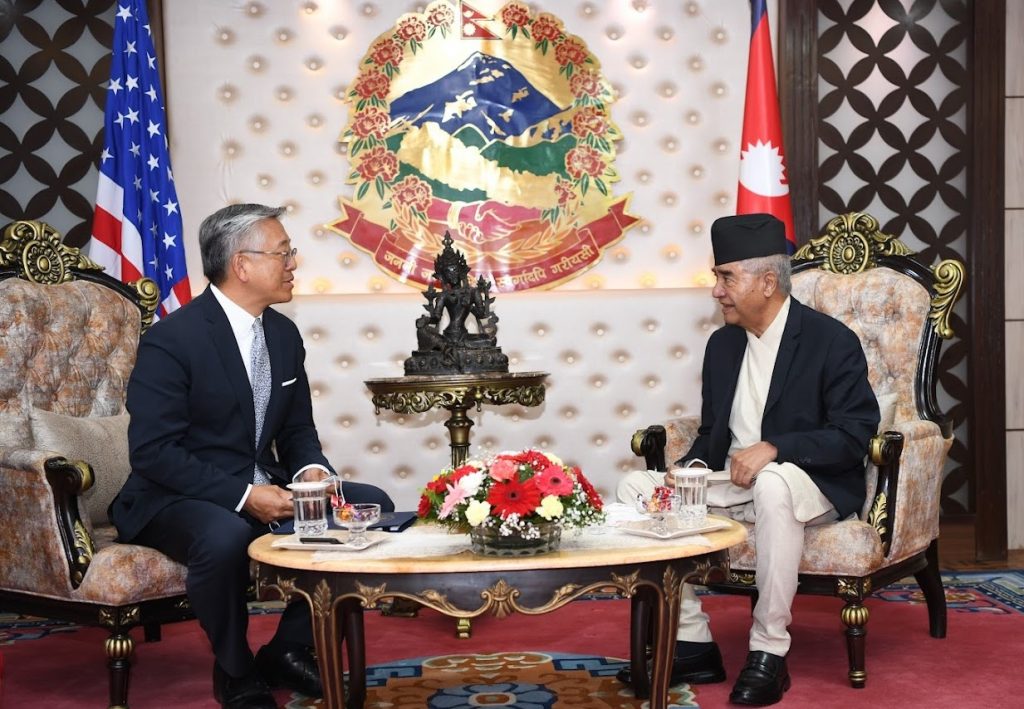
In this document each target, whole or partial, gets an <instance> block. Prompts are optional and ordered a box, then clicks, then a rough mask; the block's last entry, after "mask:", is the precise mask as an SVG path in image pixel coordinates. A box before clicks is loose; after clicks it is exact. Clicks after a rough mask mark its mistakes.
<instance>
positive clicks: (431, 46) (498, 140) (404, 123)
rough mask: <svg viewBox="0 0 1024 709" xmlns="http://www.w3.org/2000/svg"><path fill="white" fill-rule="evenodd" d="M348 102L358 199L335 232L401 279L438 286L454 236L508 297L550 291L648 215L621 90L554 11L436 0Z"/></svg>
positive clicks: (408, 18) (364, 73)
mask: <svg viewBox="0 0 1024 709" xmlns="http://www.w3.org/2000/svg"><path fill="white" fill-rule="evenodd" d="M495 38H496V39H495ZM346 100H347V102H348V103H349V104H350V105H349V118H348V123H347V125H346V127H345V129H344V131H343V133H342V135H341V142H342V143H344V144H345V146H346V147H347V152H348V159H349V162H350V165H351V170H350V172H349V174H348V180H347V182H348V183H349V184H351V185H352V186H353V187H352V196H351V198H342V199H341V200H340V202H341V209H342V216H341V217H340V218H339V219H338V220H336V221H335V222H333V223H331V224H329V225H328V226H329V227H330V228H331V229H333V230H334V231H336V232H338V233H340V234H343V235H344V236H346V237H347V238H348V239H349V240H351V241H352V243H353V244H355V245H356V246H357V247H359V248H360V249H362V250H364V251H366V252H367V253H369V254H371V255H372V256H373V259H374V261H375V262H376V263H377V265H378V266H379V267H380V268H381V269H382V270H384V271H385V272H386V273H388V274H389V275H391V276H392V277H394V278H396V279H397V280H399V281H401V282H406V283H409V284H410V285H414V286H417V287H421V288H423V287H426V286H427V284H429V283H430V282H431V280H432V274H433V261H434V258H435V256H436V255H437V254H438V253H439V252H440V251H441V249H442V240H443V238H444V234H445V232H446V231H447V232H450V233H451V235H452V238H453V239H454V241H455V245H456V247H457V248H458V249H459V250H460V251H462V252H463V253H464V254H465V255H466V259H467V261H468V263H469V266H470V270H471V272H472V273H473V274H474V275H479V276H482V277H484V278H487V279H489V280H491V281H493V282H494V284H495V288H496V290H498V291H505V292H508V291H519V290H527V289H531V288H545V287H551V286H553V285H556V284H558V283H561V282H564V281H567V280H569V279H571V278H574V277H576V276H578V275H579V274H581V273H583V272H584V271H586V270H587V269H589V268H591V267H593V266H594V265H595V264H596V263H597V262H598V261H599V260H600V259H601V256H602V253H603V252H604V250H606V249H607V248H608V247H609V246H611V245H612V244H614V243H615V242H617V241H618V240H619V239H621V238H622V236H623V234H624V233H625V231H626V230H627V229H628V228H629V227H630V226H632V225H633V224H634V223H635V222H636V221H637V218H636V217H634V216H632V215H630V214H628V213H627V211H626V209H627V206H628V202H629V197H630V195H626V196H616V195H614V193H613V191H612V185H613V183H615V182H617V181H618V175H617V174H616V172H615V168H614V159H615V142H616V141H617V140H619V139H621V137H622V136H621V134H620V133H619V129H618V127H617V126H616V125H615V124H614V123H613V122H612V120H611V117H610V115H609V109H610V105H611V103H612V102H613V100H614V95H613V91H612V89H611V86H610V85H609V83H608V81H607V80H606V79H605V78H604V76H603V75H602V74H601V69H600V64H599V63H598V61H597V59H596V57H594V55H593V54H591V53H590V51H589V50H588V49H587V47H586V45H585V44H584V43H583V41H582V40H580V39H579V38H578V37H575V36H574V35H571V34H568V33H567V32H566V30H565V28H564V27H563V24H562V22H561V20H559V19H558V18H557V17H555V16H554V15H551V14H549V13H543V12H542V13H538V14H536V15H535V14H533V13H531V12H530V10H529V9H528V8H527V7H526V6H525V5H524V4H522V3H520V2H507V3H505V4H503V5H502V4H499V3H496V2H493V1H491V2H488V0H477V1H476V2H474V3H472V5H469V4H468V3H459V4H458V6H456V5H455V4H453V3H451V2H448V1H447V0H436V1H435V2H432V3H430V4H429V5H428V6H427V7H426V8H425V10H424V11H423V12H422V13H410V14H406V15H403V16H401V17H400V18H398V21H397V22H396V24H395V26H394V27H393V28H392V29H391V30H389V31H387V32H385V33H384V34H382V35H380V36H379V37H377V38H376V39H375V40H374V41H373V42H372V43H371V44H370V47H369V49H368V50H367V52H366V55H365V56H364V58H363V59H362V61H361V63H360V70H359V74H358V75H357V76H356V78H355V80H354V81H353V82H352V84H351V86H349V88H348V91H347V95H346Z"/></svg>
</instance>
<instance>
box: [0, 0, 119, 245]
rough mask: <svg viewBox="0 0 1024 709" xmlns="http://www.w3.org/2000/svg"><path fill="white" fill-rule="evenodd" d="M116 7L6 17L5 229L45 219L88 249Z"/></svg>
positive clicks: (2, 95) (2, 38) (0, 60)
mask: <svg viewBox="0 0 1024 709" xmlns="http://www.w3.org/2000/svg"><path fill="white" fill-rule="evenodd" d="M3 4H7V3H3ZM114 4H115V3H114V2H112V1H111V0H57V1H54V0H20V1H19V2H14V3H10V4H9V8H8V11H7V12H6V13H4V14H3V16H2V17H0V47H2V48H3V51H2V52H0V113H2V114H3V121H2V123H0V223H4V224H6V223H7V222H8V221H12V220H15V219H41V220H43V221H46V222H48V223H50V224H52V225H53V226H54V227H55V228H57V229H58V230H59V231H61V233H63V234H64V240H65V242H66V243H68V244H70V245H72V246H82V245H84V244H85V242H86V241H88V239H89V232H90V227H91V225H92V212H93V203H94V200H95V198H96V163H97V161H98V159H99V154H100V150H101V141H102V134H103V104H104V101H105V100H106V91H105V88H104V87H105V84H106V81H107V79H108V78H109V75H110V49H109V48H110V44H111V42H112V39H113V31H114V30H113V24H112V22H113V19H114Z"/></svg>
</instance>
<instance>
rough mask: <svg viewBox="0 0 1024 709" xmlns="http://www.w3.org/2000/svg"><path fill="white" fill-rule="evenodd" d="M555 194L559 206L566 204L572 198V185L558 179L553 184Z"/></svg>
mask: <svg viewBox="0 0 1024 709" xmlns="http://www.w3.org/2000/svg"><path fill="white" fill-rule="evenodd" d="M555 194H557V195H558V203H559V204H568V203H569V201H570V200H572V198H573V194H574V193H573V189H572V183H571V182H569V181H567V180H563V179H562V178H558V182H556V183H555Z"/></svg>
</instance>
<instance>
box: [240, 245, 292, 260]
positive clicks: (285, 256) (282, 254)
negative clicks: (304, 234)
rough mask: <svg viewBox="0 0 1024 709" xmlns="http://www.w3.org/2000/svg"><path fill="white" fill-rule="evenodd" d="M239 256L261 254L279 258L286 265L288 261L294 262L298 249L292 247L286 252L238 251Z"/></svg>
mask: <svg viewBox="0 0 1024 709" xmlns="http://www.w3.org/2000/svg"><path fill="white" fill-rule="evenodd" d="M238 253H240V254H263V255H264V256H279V257H280V258H281V260H282V261H284V262H285V263H288V261H294V260H295V254H297V253H299V249H298V247H293V248H291V249H289V250H288V251H257V250H256V249H239V250H238Z"/></svg>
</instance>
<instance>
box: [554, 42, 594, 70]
mask: <svg viewBox="0 0 1024 709" xmlns="http://www.w3.org/2000/svg"><path fill="white" fill-rule="evenodd" d="M555 60H556V61H558V63H559V64H560V65H562V66H565V65H566V64H576V65H580V64H582V63H583V62H585V61H587V48H586V47H584V46H583V45H582V44H580V43H579V42H577V41H576V40H574V39H567V40H565V41H564V42H562V43H561V44H560V45H558V46H557V47H555Z"/></svg>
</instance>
